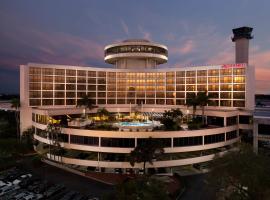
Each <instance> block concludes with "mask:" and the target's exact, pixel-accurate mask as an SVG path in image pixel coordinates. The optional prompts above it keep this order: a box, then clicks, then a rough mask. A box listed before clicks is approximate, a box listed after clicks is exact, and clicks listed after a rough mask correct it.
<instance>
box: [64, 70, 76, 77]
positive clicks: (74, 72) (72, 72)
mask: <svg viewBox="0 0 270 200" xmlns="http://www.w3.org/2000/svg"><path fill="white" fill-rule="evenodd" d="M66 75H67V76H76V70H71V69H67V70H66Z"/></svg>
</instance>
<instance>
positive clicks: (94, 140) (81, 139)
mask: <svg viewBox="0 0 270 200" xmlns="http://www.w3.org/2000/svg"><path fill="white" fill-rule="evenodd" d="M70 143H72V144H82V145H89V146H98V137H88V136H79V135H70Z"/></svg>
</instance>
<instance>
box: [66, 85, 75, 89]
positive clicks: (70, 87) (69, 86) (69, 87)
mask: <svg viewBox="0 0 270 200" xmlns="http://www.w3.org/2000/svg"><path fill="white" fill-rule="evenodd" d="M66 87H67V90H76V85H75V84H67V85H66Z"/></svg>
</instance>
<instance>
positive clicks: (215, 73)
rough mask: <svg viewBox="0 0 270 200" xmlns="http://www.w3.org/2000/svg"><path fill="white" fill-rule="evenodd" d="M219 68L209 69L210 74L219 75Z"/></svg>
mask: <svg viewBox="0 0 270 200" xmlns="http://www.w3.org/2000/svg"><path fill="white" fill-rule="evenodd" d="M218 75H219V70H218V69H210V70H208V76H218Z"/></svg>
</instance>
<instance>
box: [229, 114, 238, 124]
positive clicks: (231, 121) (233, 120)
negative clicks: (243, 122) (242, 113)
mask: <svg viewBox="0 0 270 200" xmlns="http://www.w3.org/2000/svg"><path fill="white" fill-rule="evenodd" d="M236 124H237V116H233V117H227V126H232V125H236Z"/></svg>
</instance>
